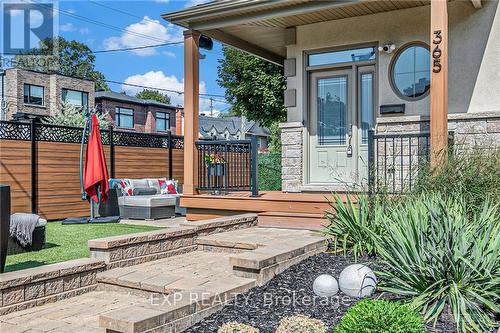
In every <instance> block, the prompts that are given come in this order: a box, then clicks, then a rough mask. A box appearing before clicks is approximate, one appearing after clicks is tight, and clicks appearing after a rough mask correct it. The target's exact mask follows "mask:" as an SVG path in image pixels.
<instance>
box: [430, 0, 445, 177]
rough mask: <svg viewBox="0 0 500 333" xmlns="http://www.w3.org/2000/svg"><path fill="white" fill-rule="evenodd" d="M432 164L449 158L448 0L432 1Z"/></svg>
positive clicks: (436, 164)
mask: <svg viewBox="0 0 500 333" xmlns="http://www.w3.org/2000/svg"><path fill="white" fill-rule="evenodd" d="M430 51H431V88H430V106H431V107H430V135H431V165H432V166H434V167H436V166H439V165H441V164H443V163H446V162H447V157H448V1H447V0H431V50H430Z"/></svg>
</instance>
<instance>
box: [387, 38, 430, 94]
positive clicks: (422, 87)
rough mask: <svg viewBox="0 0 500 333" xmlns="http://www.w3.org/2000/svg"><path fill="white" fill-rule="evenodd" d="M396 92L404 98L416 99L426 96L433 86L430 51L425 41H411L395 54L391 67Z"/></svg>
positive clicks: (391, 77) (393, 86) (392, 82)
mask: <svg viewBox="0 0 500 333" xmlns="http://www.w3.org/2000/svg"><path fill="white" fill-rule="evenodd" d="M390 80H391V86H392V89H393V90H394V92H395V93H396V94H397V95H398V96H399V97H401V98H402V99H405V100H409V101H415V100H419V99H422V98H424V97H426V96H427V95H428V93H429V89H430V86H431V71H430V53H429V47H428V46H427V45H426V44H424V43H410V44H407V45H406V46H403V47H402V48H401V49H400V50H399V51H398V52H397V53H396V54H395V55H394V58H393V60H392V63H391V67H390Z"/></svg>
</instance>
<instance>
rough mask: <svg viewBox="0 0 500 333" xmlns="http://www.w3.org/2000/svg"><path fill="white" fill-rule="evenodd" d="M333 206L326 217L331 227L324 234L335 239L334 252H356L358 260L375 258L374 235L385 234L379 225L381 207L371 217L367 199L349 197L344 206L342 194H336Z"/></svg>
mask: <svg viewBox="0 0 500 333" xmlns="http://www.w3.org/2000/svg"><path fill="white" fill-rule="evenodd" d="M329 204H330V207H331V208H332V209H331V211H327V212H326V213H325V217H326V218H327V219H328V221H329V223H328V225H327V226H326V227H325V228H324V230H323V232H324V234H325V235H327V236H332V240H333V242H332V245H333V251H334V252H338V251H339V248H340V250H342V251H343V252H344V254H346V253H347V252H352V254H353V255H354V259H355V260H357V257H358V256H361V255H375V254H376V246H375V240H374V238H373V236H372V235H373V234H376V235H380V234H381V233H382V228H381V226H380V224H379V223H378V222H377V216H380V215H381V214H380V213H381V212H380V206H379V205H375V209H376V210H377V212H376V213H375V214H372V215H371V214H370V206H369V202H368V198H367V196H365V195H358V196H357V197H356V200H352V198H351V196H349V195H347V199H346V202H345V203H344V201H343V199H342V197H341V196H340V195H339V194H334V195H333V201H331V202H330V203H329Z"/></svg>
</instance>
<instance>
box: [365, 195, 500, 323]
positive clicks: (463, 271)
mask: <svg viewBox="0 0 500 333" xmlns="http://www.w3.org/2000/svg"><path fill="white" fill-rule="evenodd" d="M382 220H383V221H382V225H383V226H384V228H385V229H386V233H384V234H383V236H378V235H375V234H374V237H375V238H376V239H377V242H376V243H377V251H378V254H379V256H380V257H381V258H382V260H383V261H384V262H385V263H386V264H387V265H388V266H389V267H390V269H389V270H387V271H385V272H379V273H378V274H379V276H380V277H381V284H380V286H379V287H380V288H381V289H382V290H385V291H388V292H392V293H396V294H399V295H404V296H410V297H411V298H412V304H413V306H415V308H417V309H418V310H421V311H422V313H423V314H424V318H425V319H426V320H427V321H434V322H435V321H436V320H437V319H438V317H439V316H440V315H441V314H442V313H443V311H444V309H445V308H447V307H449V309H450V310H451V312H452V314H453V316H454V319H455V321H456V325H457V330H458V331H460V332H467V331H475V332H492V330H493V327H494V326H495V319H494V316H495V314H498V313H499V310H500V307H499V305H498V304H499V303H498V302H499V292H500V259H499V256H500V217H499V214H498V207H497V206H496V205H494V204H492V203H491V202H490V201H488V200H486V201H485V202H484V203H483V205H482V209H481V210H480V211H477V212H476V213H474V214H473V215H470V213H469V214H467V209H466V205H465V204H464V199H462V198H460V197H458V198H443V196H442V195H440V194H431V195H426V196H419V197H416V198H414V199H412V200H407V201H403V202H399V203H398V204H397V205H395V206H394V207H393V208H392V210H391V212H389V213H387V214H385V216H383V218H382Z"/></svg>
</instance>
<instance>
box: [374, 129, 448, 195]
mask: <svg viewBox="0 0 500 333" xmlns="http://www.w3.org/2000/svg"><path fill="white" fill-rule="evenodd" d="M448 141H449V146H450V147H451V146H452V145H453V141H454V136H453V132H450V133H449V136H448ZM450 151H452V149H450ZM429 161H430V134H429V133H428V132H419V133H401V134H375V132H374V130H369V131H368V187H369V191H370V192H371V193H375V192H377V191H379V190H383V191H385V192H387V193H403V192H407V191H411V190H412V189H413V188H414V186H415V183H416V182H417V180H418V173H419V171H420V170H422V168H423V167H424V166H426V165H427V164H428V162H429Z"/></svg>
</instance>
